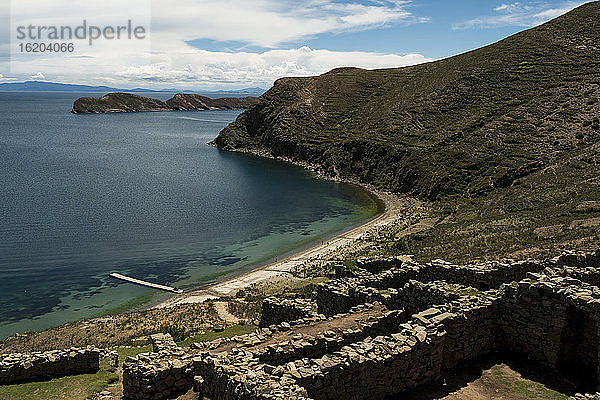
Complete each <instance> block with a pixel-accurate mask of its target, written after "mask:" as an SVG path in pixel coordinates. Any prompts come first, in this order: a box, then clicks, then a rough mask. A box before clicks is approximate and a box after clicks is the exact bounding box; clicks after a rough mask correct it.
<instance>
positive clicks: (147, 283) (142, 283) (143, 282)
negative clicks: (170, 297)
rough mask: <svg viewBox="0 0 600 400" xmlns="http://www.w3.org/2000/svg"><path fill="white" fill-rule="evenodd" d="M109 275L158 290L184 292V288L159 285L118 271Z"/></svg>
mask: <svg viewBox="0 0 600 400" xmlns="http://www.w3.org/2000/svg"><path fill="white" fill-rule="evenodd" d="M109 276H110V277H111V278H115V279H119V280H121V281H125V282H129V283H135V284H136V285H141V286H146V287H149V288H153V289H158V290H164V291H165V292H172V293H178V294H181V293H183V290H181V289H177V288H175V287H171V286H166V285H159V284H158V283H152V282H146V281H143V280H141V279H136V278H132V277H130V276H125V275H121V274H117V273H116V272H113V273H112V274H110V275H109Z"/></svg>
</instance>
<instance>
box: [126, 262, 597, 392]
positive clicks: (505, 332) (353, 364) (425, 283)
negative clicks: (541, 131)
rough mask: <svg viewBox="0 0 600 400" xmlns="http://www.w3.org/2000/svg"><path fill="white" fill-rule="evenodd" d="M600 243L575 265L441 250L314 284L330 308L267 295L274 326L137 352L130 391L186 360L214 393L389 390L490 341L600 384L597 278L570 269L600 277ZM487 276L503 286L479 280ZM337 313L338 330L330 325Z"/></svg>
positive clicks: (426, 376)
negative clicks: (598, 259)
mask: <svg viewBox="0 0 600 400" xmlns="http://www.w3.org/2000/svg"><path fill="white" fill-rule="evenodd" d="M596 254H598V253H594V254H593V255H592V256H587V255H586V256H582V255H580V254H578V255H577V258H576V262H577V263H579V264H580V265H581V266H580V267H578V268H575V267H572V266H569V265H568V262H569V260H570V259H569V258H567V259H565V260H562V261H561V260H560V259H555V260H551V261H549V262H534V261H531V260H530V261H525V262H505V263H488V264H482V265H478V266H460V267H457V266H453V265H451V264H448V263H445V262H443V261H434V262H431V263H429V264H427V265H424V266H417V265H413V264H410V263H408V264H405V265H404V266H403V269H402V270H398V269H395V268H392V269H391V270H389V271H385V272H382V273H379V274H377V275H375V274H372V273H362V274H359V275H358V276H356V277H352V278H345V279H336V280H333V281H330V282H328V283H326V284H321V285H319V286H318V287H317V306H318V308H319V311H323V312H324V313H325V314H327V315H330V317H326V316H325V315H322V314H315V313H313V314H311V315H310V316H309V317H305V316H304V317H300V318H299V319H296V320H287V321H284V322H280V323H277V324H275V323H272V322H275V321H277V318H281V320H286V319H288V318H293V316H294V312H296V311H289V312H288V310H293V309H294V308H295V307H296V305H294V304H293V303H289V302H288V303H286V300H281V301H277V300H275V299H273V300H269V301H268V302H266V303H267V306H266V307H267V312H266V313H267V319H266V320H265V325H266V324H267V323H269V322H271V323H270V324H269V325H268V327H263V328H261V329H259V330H257V331H256V332H255V333H253V334H249V335H244V336H240V337H237V338H230V339H218V340H215V341H213V342H209V343H206V344H195V345H194V346H193V348H195V349H196V350H195V351H196V353H195V355H196V357H195V358H193V360H192V358H191V357H192V356H193V355H194V350H185V351H182V352H181V353H180V354H178V355H176V359H177V360H178V363H177V364H174V363H175V361H174V359H173V358H171V359H167V360H166V361H165V360H162V361H161V357H162V356H161V355H160V354H157V355H153V356H152V357H148V356H139V357H138V359H136V360H134V361H135V363H136V365H135V366H134V365H133V363H132V362H131V361H129V360H128V361H127V362H126V369H127V371H128V372H127V373H126V377H125V379H124V385H125V392H126V394H128V395H129V394H133V393H145V394H143V395H138V397H133V396H132V397H127V398H136V399H137V398H139V399H154V398H156V399H159V398H168V397H170V396H175V395H176V394H177V393H178V392H176V391H171V392H169V391H167V389H166V387H168V388H171V387H176V386H178V385H176V384H174V382H175V381H173V382H172V383H171V384H166V382H165V377H168V376H171V374H172V371H173V370H175V369H177V370H180V371H181V370H184V371H185V372H184V373H183V374H182V375H181V376H180V382H181V384H180V385H179V388H180V389H181V388H188V387H190V382H192V381H194V382H195V383H194V387H195V388H196V390H198V391H199V396H204V395H206V396H207V397H209V398H211V399H213V400H218V399H227V400H229V399H248V400H250V399H261V400H262V399H264V400H266V399H302V400H307V399H316V400H321V399H341V400H359V399H383V398H385V397H387V396H391V395H396V394H398V393H402V392H405V391H409V390H411V389H413V388H415V387H417V386H421V385H424V384H427V383H431V382H433V381H436V380H438V379H440V378H441V377H442V374H443V373H444V372H445V371H446V370H448V369H449V368H455V367H457V366H460V365H461V364H462V363H464V362H466V361H469V360H472V359H474V358H477V357H480V356H484V355H486V354H489V353H492V352H497V353H498V354H504V353H508V352H509V353H517V354H521V355H524V356H527V357H529V358H531V359H533V360H535V361H538V362H540V363H542V364H545V365H548V366H549V367H552V368H558V369H559V370H561V371H563V372H564V373H565V374H574V375H576V376H575V377H576V378H579V379H582V378H583V382H584V384H583V385H580V387H578V389H580V390H581V391H582V392H586V391H587V392H594V391H596V389H597V384H598V381H599V380H600V379H599V378H600V366H599V364H600V363H599V359H600V353H599V343H598V342H599V338H600V288H599V287H597V286H592V285H590V284H588V283H586V282H582V281H581V280H579V279H574V278H573V277H572V276H574V275H575V276H581V275H586V276H588V277H591V276H594V274H595V271H596V270H595V267H593V266H590V264H591V263H594V262H595V261H594V260H595V259H594V258H593V257H595V256H596ZM577 260H578V261H577ZM563 264H564V265H563ZM538 271H541V272H538ZM582 271H588V273H587V274H583V273H582ZM438 279H440V280H439V281H438ZM513 280H514V281H513ZM502 282H507V283H506V284H502ZM508 282H511V283H508ZM487 287H494V289H489V290H482V289H485V288H487ZM496 287H497V288H498V289H496ZM365 310H369V312H368V313H367V312H365ZM269 313H272V314H277V313H281V314H282V315H283V317H279V316H276V315H271V316H268V314H269ZM353 313H356V317H354V316H353V315H354V314H353ZM303 315H305V314H303ZM333 315H334V317H331V316H333ZM359 315H362V316H363V319H362V320H361V319H358V318H357V317H358V316H359ZM296 316H297V315H296ZM334 320H335V321H338V325H335V326H337V328H336V329H338V330H337V331H329V330H327V328H324V329H321V328H322V327H327V326H330V325H328V324H331V323H333V322H332V321H334ZM340 321H341V322H343V323H340ZM345 321H352V323H351V324H348V325H344V324H345V323H346V322H345ZM312 326H314V328H311V327H312ZM300 328H303V329H300ZM304 328H310V329H304ZM299 332H304V333H299ZM275 335H277V336H275ZM267 341H268V342H267ZM171 355H172V354H171ZM132 361H133V360H132ZM130 364H132V365H130ZM136 369H137V371H138V372H136V373H132V372H131V371H135V370H136ZM141 370H143V371H150V372H139V371H141ZM173 379H175V378H171V380H173ZM165 385H166V386H165ZM586 385H587V386H586ZM584 386H585V387H584ZM153 390H154V392H153ZM168 390H171V389H168ZM144 391H145V392H144ZM152 393H158V395H154V396H155V397H151V396H152ZM144 396H145V397H144ZM200 398H201V397H200ZM573 398H574V399H595V398H598V396H597V395H596V394H589V395H588V394H586V395H581V396H575V397H573Z"/></svg>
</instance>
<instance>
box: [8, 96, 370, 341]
mask: <svg viewBox="0 0 600 400" xmlns="http://www.w3.org/2000/svg"><path fill="white" fill-rule="evenodd" d="M83 95H85V94H83V93H0V169H1V171H2V173H1V174H0V216H1V221H0V304H2V305H3V307H1V308H0V337H2V338H3V337H6V336H9V335H12V334H14V333H15V332H23V331H27V330H39V329H43V328H46V327H49V326H52V325H56V324H60V323H64V322H67V321H72V320H76V319H79V318H85V317H89V316H92V315H97V314H101V313H102V312H106V311H107V310H110V309H113V308H114V307H117V306H119V305H122V304H123V303H125V302H127V301H131V300H132V299H135V298H138V297H139V296H142V295H147V294H154V293H155V292H154V291H151V290H149V289H145V288H141V287H138V286H134V285H132V284H128V283H121V282H118V281H114V280H112V279H111V278H108V274H109V273H110V272H120V273H123V274H127V275H131V276H134V277H137V278H141V279H146V280H151V281H154V282H157V283H163V284H171V285H176V286H179V287H182V288H186V287H187V288H189V287H195V286H199V285H201V284H203V283H206V282H209V281H211V280H215V279H219V278H221V277H223V276H224V275H227V274H232V273H236V272H240V271H244V270H248V269H249V268H251V267H252V266H253V265H256V264H257V263H261V262H266V261H268V260H270V259H272V258H274V257H275V256H277V255H281V254H283V253H287V252H289V251H290V250H292V249H294V248H297V247H300V246H303V245H306V244H307V243H309V242H311V241H316V240H319V238H321V237H323V236H326V235H329V234H331V233H332V232H336V231H339V230H341V229H344V228H345V227H348V226H351V225H355V224H358V223H359V222H361V221H363V220H366V219H368V218H370V217H372V216H373V214H374V212H375V210H374V203H373V201H372V199H370V198H369V196H368V195H367V194H366V193H365V192H364V191H362V190H361V189H359V188H356V187H354V186H350V185H346V184H339V183H333V182H327V181H323V180H318V179H315V178H314V177H313V176H312V175H311V174H310V173H308V172H306V171H304V170H302V169H301V168H298V167H295V166H293V165H288V164H285V163H280V162H275V161H272V160H268V159H261V158H256V157H252V156H246V155H241V154H235V153H228V152H222V151H219V150H218V149H216V148H213V147H210V146H207V145H206V142H208V141H210V140H211V139H213V138H214V137H215V136H216V135H217V134H218V132H219V131H220V130H221V129H222V128H223V127H224V126H226V125H227V124H228V123H229V122H231V121H232V120H234V119H235V117H236V116H237V115H238V114H239V112H240V111H197V112H189V111H188V112H156V113H134V114H100V115H74V114H70V113H68V111H69V110H70V108H71V105H72V102H73V100H75V99H76V98H77V97H80V96H83ZM146 297H147V296H146Z"/></svg>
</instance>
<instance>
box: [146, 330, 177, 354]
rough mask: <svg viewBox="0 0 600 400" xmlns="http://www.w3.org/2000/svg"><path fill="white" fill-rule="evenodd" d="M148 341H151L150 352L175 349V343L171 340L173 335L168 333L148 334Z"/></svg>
mask: <svg viewBox="0 0 600 400" xmlns="http://www.w3.org/2000/svg"><path fill="white" fill-rule="evenodd" d="M150 342H152V352H153V353H159V352H161V351H163V350H166V351H171V350H177V347H178V346H177V343H175V340H173V337H172V336H171V335H170V334H169V333H156V334H154V335H150Z"/></svg>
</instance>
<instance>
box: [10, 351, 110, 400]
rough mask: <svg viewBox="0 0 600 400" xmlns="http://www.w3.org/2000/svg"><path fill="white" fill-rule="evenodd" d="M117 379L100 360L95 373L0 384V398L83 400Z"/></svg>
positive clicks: (12, 399) (14, 399) (18, 399)
mask: <svg viewBox="0 0 600 400" xmlns="http://www.w3.org/2000/svg"><path fill="white" fill-rule="evenodd" d="M118 380H119V377H118V375H117V374H115V373H114V372H112V371H111V368H110V367H109V366H108V363H107V362H106V361H104V360H101V361H100V370H99V371H98V372H96V373H95V374H81V375H73V376H65V377H62V378H55V379H52V380H49V381H43V382H29V383H21V384H17V385H6V386H0V400H40V399H69V400H85V399H87V398H88V397H89V396H91V395H92V394H94V393H97V392H100V391H102V390H103V389H104V388H106V387H107V386H108V385H110V384H112V383H115V382H117V381H118Z"/></svg>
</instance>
